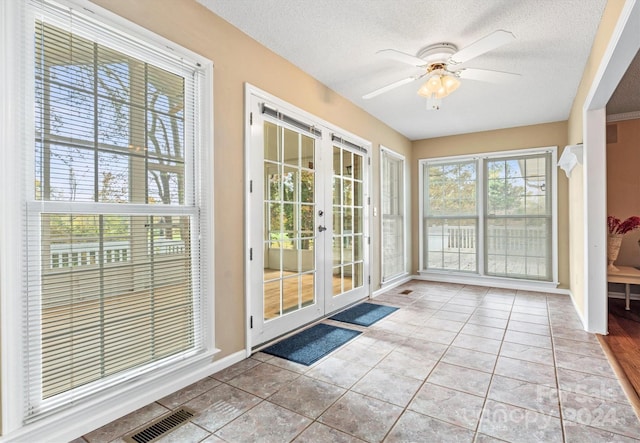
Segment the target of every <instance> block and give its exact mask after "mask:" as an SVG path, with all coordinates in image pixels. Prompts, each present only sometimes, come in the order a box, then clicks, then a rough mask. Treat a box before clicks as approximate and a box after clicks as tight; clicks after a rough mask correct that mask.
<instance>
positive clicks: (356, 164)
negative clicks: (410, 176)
mask: <svg viewBox="0 0 640 443" xmlns="http://www.w3.org/2000/svg"><path fill="white" fill-rule="evenodd" d="M333 160H334V162H333V163H334V176H333V203H334V205H333V248H332V249H333V263H334V266H335V267H334V269H333V294H334V296H337V295H340V294H342V293H344V292H347V291H350V290H352V289H356V288H358V287H361V286H362V285H363V284H364V275H363V273H364V266H363V263H364V262H363V253H362V245H363V243H362V238H363V235H364V233H363V227H364V222H363V217H364V209H363V202H364V196H363V189H364V186H363V174H362V165H363V156H362V155H360V154H358V153H354V152H351V151H348V150H346V149H343V148H341V147H338V146H334V147H333ZM354 248H356V249H355V250H354ZM337 265H339V266H337Z"/></svg>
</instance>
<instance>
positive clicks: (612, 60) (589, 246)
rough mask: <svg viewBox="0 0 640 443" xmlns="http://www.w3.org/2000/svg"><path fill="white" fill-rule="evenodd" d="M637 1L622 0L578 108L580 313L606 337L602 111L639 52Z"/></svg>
mask: <svg viewBox="0 0 640 443" xmlns="http://www.w3.org/2000/svg"><path fill="white" fill-rule="evenodd" d="M638 29H640V2H638V1H637V0H626V1H625V4H624V6H623V9H622V12H621V13H620V17H619V19H618V23H617V25H616V27H615V29H614V31H613V34H612V36H611V39H610V40H609V44H608V46H607V49H606V51H605V53H604V55H603V57H602V61H601V63H600V66H599V67H598V70H597V72H596V75H595V77H594V80H593V83H592V85H591V89H590V90H589V93H588V94H587V97H586V99H585V103H584V106H583V122H584V123H583V137H584V140H583V141H584V146H585V149H584V178H583V180H584V181H583V185H584V223H585V231H584V239H583V241H584V262H583V273H584V294H583V297H584V312H583V317H584V318H583V319H584V325H585V328H586V329H587V331H589V332H595V333H600V334H606V333H607V330H608V323H607V315H608V312H607V298H606V294H607V271H606V253H605V252H606V248H607V243H606V222H605V221H606V217H607V213H606V207H607V203H606V198H607V196H606V188H607V174H606V132H605V131H606V112H605V107H606V105H607V102H608V101H609V99H610V98H611V96H612V94H613V92H614V90H615V88H616V87H617V85H618V84H619V82H620V79H621V78H622V76H623V75H624V73H625V72H626V70H627V68H628V67H629V65H630V63H631V61H632V60H633V58H634V57H635V55H636V53H637V52H638V49H640V38H639V34H638Z"/></svg>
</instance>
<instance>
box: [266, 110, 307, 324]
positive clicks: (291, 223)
mask: <svg viewBox="0 0 640 443" xmlns="http://www.w3.org/2000/svg"><path fill="white" fill-rule="evenodd" d="M264 133H265V159H264V170H265V181H266V186H265V213H264V225H265V232H267V233H268V238H266V239H265V242H264V251H263V254H264V258H263V259H264V278H263V282H264V284H263V289H264V291H263V301H264V319H265V320H272V319H275V318H279V317H281V316H283V315H285V314H288V313H291V312H295V311H297V310H299V309H301V308H302V307H304V306H308V305H311V304H314V303H315V269H316V264H315V248H314V241H315V230H314V225H315V213H316V204H315V185H316V181H315V169H314V166H315V165H314V156H315V139H313V138H310V137H308V136H305V135H302V134H299V133H297V132H295V131H292V130H290V129H285V128H282V127H280V126H278V125H275V124H273V123H270V122H265V123H264ZM267 145H268V146H267Z"/></svg>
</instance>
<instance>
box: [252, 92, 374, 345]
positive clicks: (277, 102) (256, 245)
mask: <svg viewBox="0 0 640 443" xmlns="http://www.w3.org/2000/svg"><path fill="white" fill-rule="evenodd" d="M244 89H245V91H244V92H245V97H244V106H245V108H244V180H243V182H244V189H243V195H244V242H243V247H244V263H245V267H244V284H245V294H244V295H245V296H244V302H245V309H244V315H245V353H246V356H247V357H249V356H250V355H251V351H252V347H253V346H254V345H255V344H254V343H253V339H252V331H251V314H252V309H253V308H254V306H253V303H252V296H254V294H252V286H251V283H252V281H251V266H252V263H251V260H250V257H249V251H250V249H251V248H253V251H254V252H253V253H254V254H255V253H256V251H259V250H261V248H262V239H261V238H260V239H252V238H251V230H250V223H249V221H250V220H252V219H253V217H252V204H251V199H250V198H249V195H250V193H249V191H250V189H249V187H250V181H251V179H252V178H251V162H250V158H251V133H252V126H251V121H250V119H251V115H250V114H251V110H252V109H251V103H252V98H253V97H255V98H257V99H258V100H265V101H266V102H268V103H270V104H271V105H273V106H276V107H277V108H281V109H282V110H283V111H287V112H290V113H293V114H296V115H298V116H300V117H302V118H304V119H306V120H310V121H313V122H314V123H315V124H317V126H318V127H319V128H320V129H322V131H323V132H324V131H327V134H338V135H339V136H340V137H341V138H342V139H343V140H348V141H349V142H351V143H354V144H355V145H358V146H362V147H363V148H365V149H366V151H367V156H368V158H369V159H371V157H372V156H373V152H372V147H373V145H372V143H371V142H370V141H369V140H366V139H364V138H362V137H359V136H357V135H355V134H353V133H351V132H349V131H346V130H344V129H342V128H340V127H338V126H336V125H334V124H332V123H330V122H327V121H326V120H324V119H322V118H320V117H318V116H316V115H314V114H311V113H309V112H307V111H304V110H303V109H300V108H298V107H297V106H295V105H293V104H291V103H288V102H286V101H284V100H282V99H280V98H278V97H276V96H273V95H272V94H270V93H268V92H266V91H264V90H262V89H260V88H258V87H256V86H254V85H252V84H250V83H245V88H244ZM321 155H322V154H321ZM364 168H366V174H367V183H366V184H365V194H364V199H365V201H366V202H367V204H366V205H365V209H364V211H363V212H364V220H363V224H364V226H365V229H366V236H365V238H366V239H367V240H368V241H367V242H366V243H365V250H364V251H363V254H364V257H365V261H366V262H365V273H364V279H365V281H364V293H365V295H363V297H362V299H364V298H367V297H371V286H370V284H369V283H368V281H370V275H371V247H370V244H369V243H370V242H371V235H372V232H373V231H372V217H371V207H372V206H371V204H370V200H371V194H372V190H371V185H372V175H371V164H370V161H369V162H367V163H366V164H365V165H364ZM258 240H259V241H258ZM329 269H331V267H329ZM323 304H324V301H323ZM325 314H329V312H325ZM320 318H322V317H320ZM289 332H291V331H289Z"/></svg>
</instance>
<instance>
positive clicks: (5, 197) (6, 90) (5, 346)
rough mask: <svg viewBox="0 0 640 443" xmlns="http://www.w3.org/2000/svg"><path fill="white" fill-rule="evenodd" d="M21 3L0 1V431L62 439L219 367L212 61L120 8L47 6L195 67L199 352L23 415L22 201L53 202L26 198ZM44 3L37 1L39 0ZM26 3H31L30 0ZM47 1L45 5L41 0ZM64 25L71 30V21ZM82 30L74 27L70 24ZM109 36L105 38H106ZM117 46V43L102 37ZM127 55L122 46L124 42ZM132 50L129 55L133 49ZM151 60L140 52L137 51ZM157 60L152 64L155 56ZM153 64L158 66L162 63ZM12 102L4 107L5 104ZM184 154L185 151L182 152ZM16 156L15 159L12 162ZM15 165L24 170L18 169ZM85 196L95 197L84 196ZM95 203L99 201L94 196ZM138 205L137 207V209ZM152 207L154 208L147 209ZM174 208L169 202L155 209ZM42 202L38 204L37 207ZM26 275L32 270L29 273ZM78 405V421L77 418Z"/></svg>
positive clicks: (28, 95)
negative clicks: (117, 11)
mask: <svg viewBox="0 0 640 443" xmlns="http://www.w3.org/2000/svg"><path fill="white" fill-rule="evenodd" d="M29 3H30V2H1V4H0V23H2V24H3V26H2V30H1V31H0V34H2V39H0V53H1V54H2V55H3V59H4V60H5V61H6V63H4V64H3V66H1V67H0V80H1V81H0V89H1V92H2V93H3V95H4V96H5V97H6V98H7V100H5V101H3V103H2V111H1V114H0V128H1V129H2V131H1V133H0V142H1V143H2V145H3V146H19V147H23V148H20V149H4V148H3V149H0V159H1V160H2V161H1V162H0V186H2V188H1V189H0V204H2V207H3V216H2V223H1V224H0V227H1V228H0V240H1V241H0V276H1V278H0V328H1V330H0V332H1V333H0V339H1V344H0V346H1V349H2V350H3V352H2V360H1V362H0V365H1V366H0V369H1V371H0V376H1V378H2V383H1V386H2V391H1V413H2V416H1V426H2V434H3V436H7V437H8V438H19V439H31V440H34V441H35V440H43V439H60V440H62V439H70V438H74V437H75V436H77V435H80V434H81V433H83V432H87V431H89V430H91V429H93V428H95V427H98V426H100V425H102V424H104V423H105V422H108V421H110V420H113V419H115V418H117V417H118V416H121V415H123V414H125V413H128V412H130V411H132V410H134V409H136V408H138V407H141V406H143V405H145V404H147V403H149V402H150V401H153V399H154V398H158V397H159V396H161V395H166V394H168V393H170V392H173V391H175V390H177V389H180V388H181V387H183V386H185V385H188V384H189V383H192V382H194V381H196V380H198V379H200V378H202V377H203V376H204V374H208V373H210V372H211V370H212V369H211V368H212V367H217V366H219V365H218V364H217V362H216V364H215V365H214V364H213V362H212V360H213V359H212V356H213V355H214V354H215V353H217V352H218V351H219V350H218V349H216V348H215V338H214V330H215V324H214V318H215V317H214V315H215V311H214V301H215V298H214V283H215V282H214V278H213V275H212V272H211V271H212V269H214V240H213V233H214V225H213V221H214V213H213V176H212V171H213V169H214V167H213V128H212V125H211V123H210V122H212V121H213V63H212V62H211V61H210V60H208V59H206V58H205V57H202V56H201V55H199V54H196V53H194V52H192V51H190V50H188V49H186V48H183V47H180V46H178V45H177V44H175V43H173V42H171V41H169V40H167V39H165V38H163V37H161V36H159V35H157V34H155V33H152V32H151V31H148V30H146V29H144V28H142V27H140V26H139V25H136V24H134V23H132V22H130V21H128V20H126V19H124V18H122V17H119V16H117V15H115V14H113V13H111V12H109V11H107V10H105V9H103V8H101V7H99V6H97V5H95V4H93V3H90V2H89V1H86V0H57V1H56V2H55V3H56V5H55V7H59V8H60V9H61V10H67V9H71V10H73V11H74V13H77V14H82V15H84V16H86V17H87V18H88V20H90V21H91V22H94V23H95V24H96V25H98V26H100V27H104V29H106V30H107V31H105V32H104V33H103V31H102V28H101V31H100V32H97V33H96V34H99V35H100V37H97V38H98V40H99V41H101V42H102V43H104V39H101V37H104V34H107V33H108V32H114V33H117V34H120V35H121V36H123V37H124V38H126V39H127V40H129V41H131V42H132V43H133V45H135V46H136V47H137V48H139V51H140V53H143V52H144V51H145V50H152V51H154V54H158V53H164V54H167V56H168V57H170V58H174V59H175V58H176V57H182V58H184V59H185V60H190V61H191V62H193V63H195V64H196V65H197V66H198V70H199V71H200V73H201V74H200V80H199V86H200V88H199V89H198V90H196V91H194V97H196V103H195V105H196V106H197V112H198V113H199V115H198V117H197V119H196V120H195V124H196V125H197V126H198V128H197V129H196V132H195V136H196V138H195V139H194V142H195V145H196V146H195V147H194V149H193V150H192V152H193V155H194V158H193V159H192V161H191V164H192V165H193V167H192V168H191V171H189V172H188V173H190V174H192V175H193V182H194V183H195V184H196V187H197V192H196V193H195V196H196V197H195V198H196V202H195V210H197V211H199V212H200V217H201V220H200V223H199V232H198V234H199V237H200V263H199V266H198V267H197V269H194V270H193V273H194V278H196V279H198V280H199V282H200V288H201V289H200V292H201V319H202V322H201V323H200V325H199V326H198V328H197V331H196V333H197V334H200V336H201V337H202V345H203V349H204V351H203V352H202V353H199V354H198V355H195V356H193V357H192V358H189V359H185V360H183V361H180V362H179V363H177V364H176V365H173V366H171V367H162V368H160V369H158V370H157V371H150V372H145V373H144V374H138V375H137V374H132V375H131V376H130V377H127V383H125V384H122V383H121V384H117V385H115V386H110V387H107V388H106V389H104V390H103V391H100V393H98V394H95V395H90V396H87V397H86V398H85V399H83V400H82V401H78V402H74V403H73V404H70V405H67V406H65V407H63V408H58V409H57V410H55V411H50V412H48V413H47V414H45V415H43V416H41V417H38V418H37V420H32V421H29V420H26V419H25V415H24V409H25V408H24V405H25V404H26V394H25V377H24V376H23V375H22V373H23V371H24V364H25V361H26V356H25V355H26V354H25V346H26V343H25V340H24V334H23V331H24V328H25V327H26V325H25V322H24V320H23V315H22V314H23V309H24V308H23V303H24V302H23V297H22V296H20V297H17V296H15V294H25V291H26V289H27V282H26V278H27V277H26V274H25V263H24V262H25V254H26V253H27V247H26V246H25V245H26V243H27V236H26V229H25V227H24V223H25V221H26V217H25V216H24V208H25V205H27V204H29V205H33V204H36V205H39V206H40V205H41V204H42V203H45V204H44V205H42V208H46V207H49V208H51V209H58V210H59V207H55V206H57V205H56V204H53V205H50V204H49V202H35V203H34V201H33V196H34V185H33V173H32V171H34V159H33V152H32V151H33V133H34V123H33V121H34V112H35V109H34V108H35V107H34V106H33V103H34V100H35V78H34V75H33V72H34V62H33V57H32V56H29V55H26V56H25V53H26V54H33V52H32V51H33V46H32V45H31V46H29V42H30V41H33V32H34V29H35V27H34V24H35V19H36V17H37V16H38V11H37V10H34V9H32V6H31V5H30V4H29ZM45 4H46V2H45ZM34 5H35V8H39V7H40V6H39V4H38V3H35V2H34ZM47 6H48V5H47ZM73 32H76V30H75V28H74V30H73ZM79 35H82V36H84V35H83V34H82V32H79ZM94 38H96V37H94ZM109 43H110V42H109ZM109 47H112V48H114V49H116V50H118V49H120V48H119V47H118V46H117V45H111V44H109ZM125 52H126V53H128V54H130V52H129V51H125ZM134 56H135V54H134ZM139 58H142V59H143V60H146V61H148V62H151V64H153V62H152V60H153V59H150V57H149V56H145V57H139ZM156 66H157V65H156ZM160 66H163V65H162V64H161V65H160ZM9 111H11V112H9ZM185 155H186V153H185ZM16 165H20V167H16ZM24 171H29V172H31V173H30V174H23V172H24ZM90 205H92V206H93V205H95V204H94V203H90ZM98 205H99V206H102V205H101V204H98ZM140 209H142V208H140ZM149 209H151V210H153V208H149ZM163 209H169V211H170V212H171V211H173V209H171V208H163ZM113 210H114V211H115V212H117V213H122V212H127V208H126V207H118V208H113ZM43 211H44V209H43ZM30 278H31V277H30ZM78 414H80V415H81V416H82V417H85V418H86V420H80V421H81V422H82V423H78Z"/></svg>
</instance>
